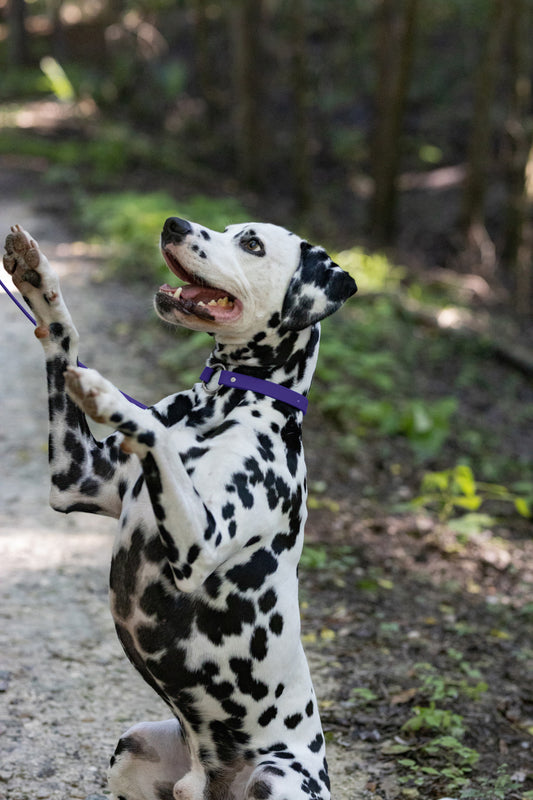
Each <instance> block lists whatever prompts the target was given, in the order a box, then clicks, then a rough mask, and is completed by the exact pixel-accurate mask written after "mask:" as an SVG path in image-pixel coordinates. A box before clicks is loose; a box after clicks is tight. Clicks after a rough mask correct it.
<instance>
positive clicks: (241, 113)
mask: <svg viewBox="0 0 533 800" xmlns="http://www.w3.org/2000/svg"><path fill="white" fill-rule="evenodd" d="M263 6H264V0H234V3H233V14H232V22H233V54H234V81H235V84H234V85H235V108H234V115H233V122H234V131H235V148H236V154H237V168H238V173H239V177H240V179H241V181H242V182H243V184H244V185H245V186H248V187H249V188H252V189H258V188H260V187H261V185H262V184H263V180H264V174H263V173H264V152H263V140H262V133H263V126H262V125H261V116H262V114H261V109H262V97H263V92H262V80H261V78H262V62H263V54H262V49H261V41H262V19H263Z"/></svg>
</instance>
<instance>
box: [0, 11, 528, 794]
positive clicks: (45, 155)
mask: <svg viewBox="0 0 533 800" xmlns="http://www.w3.org/2000/svg"><path fill="white" fill-rule="evenodd" d="M0 13H1V14H2V17H1V22H0V64H2V69H3V74H2V79H1V82H0V102H1V104H2V105H1V108H0V165H1V164H3V165H4V166H5V167H8V168H10V169H11V168H15V169H16V168H17V167H19V166H22V167H28V165H30V166H31V168H32V170H34V172H35V173H36V174H38V176H39V181H40V184H41V186H43V187H45V192H44V193H43V192H41V194H40V197H41V199H40V202H41V203H42V204H43V207H46V209H47V210H48V211H50V210H51V209H52V210H53V211H55V212H56V213H58V214H61V215H62V216H64V217H66V218H67V219H68V221H69V225H70V226H71V228H72V231H73V236H74V238H76V237H77V238H78V239H79V243H78V244H79V252H81V251H82V250H83V252H85V253H89V254H90V256H91V257H92V258H94V260H95V264H98V268H97V269H96V271H95V280H106V281H108V282H110V283H113V282H114V283H115V284H117V285H120V283H121V282H122V283H124V282H127V283H128V284H130V283H131V282H132V281H136V282H138V283H139V284H140V285H142V286H150V287H152V286H153V285H154V283H155V282H157V280H160V281H161V282H163V281H164V280H166V279H167V277H166V272H165V269H164V267H163V266H162V265H161V259H160V258H159V257H158V254H157V241H158V234H159V230H160V228H161V223H162V221H163V220H164V219H165V218H166V217H167V216H170V215H179V216H183V217H189V218H191V219H196V220H198V221H201V222H203V223H204V224H206V225H208V226H210V227H214V228H223V227H224V226H225V225H226V224H229V223H231V222H236V221H240V220H246V219H250V218H260V219H265V220H269V221H272V222H276V223H279V224H282V225H284V226H285V227H288V228H290V229H293V230H296V231H297V232H298V233H300V234H302V235H304V236H307V237H309V238H310V239H311V240H312V241H314V242H316V243H321V244H323V245H324V246H326V247H327V249H328V250H329V252H330V253H331V254H332V255H334V257H335V258H336V260H337V261H338V263H340V264H341V265H342V266H343V267H344V268H345V269H348V270H349V271H351V272H352V274H353V275H354V277H356V280H357V281H358V284H359V286H360V292H359V295H357V296H356V297H355V298H354V299H353V301H351V302H350V304H348V306H347V307H346V308H345V309H344V310H343V312H342V313H340V314H339V315H337V316H336V317H334V318H332V319H331V320H328V321H327V322H326V323H325V324H324V336H323V344H322V350H321V358H320V363H319V367H318V370H317V375H316V379H315V384H314V388H313V391H312V395H311V403H312V407H313V411H312V413H311V415H310V417H309V420H308V435H307V448H308V461H309V467H310V474H311V483H310V488H311V493H310V510H311V518H310V534H309V543H308V545H307V547H306V549H305V551H304V559H303V562H302V568H303V574H304V579H305V580H306V581H307V584H305V585H307V586H308V587H310V588H312V587H316V588H317V589H320V591H321V592H322V595H321V596H322V597H323V598H324V597H327V602H326V601H324V602H325V603H326V605H325V606H324V607H323V608H322V609H321V610H320V609H318V608H316V609H315V610H314V611H313V612H312V613H311V612H308V618H309V620H310V625H311V629H310V630H308V631H307V633H305V635H306V636H307V637H308V644H309V645H310V646H316V647H320V648H328V647H329V648H332V653H334V654H335V656H336V658H337V662H335V663H339V664H341V665H342V670H340V671H339V672H338V674H337V678H338V686H339V697H340V698H342V697H344V700H342V702H341V701H339V702H341V707H342V709H343V711H342V714H339V712H338V708H339V705H338V704H335V709H336V711H335V710H334V709H333V705H332V706H328V707H325V708H324V710H323V711H324V716H325V718H326V725H327V727H328V731H329V734H328V735H329V736H330V738H332V739H334V738H335V737H336V738H337V739H339V738H340V739H342V740H343V741H344V740H346V739H349V740H350V741H353V740H356V741H358V742H364V743H365V747H367V748H368V753H371V756H372V758H375V757H376V752H377V751H378V750H379V753H380V755H379V758H381V762H380V763H382V764H383V765H384V766H383V768H382V772H381V773H379V774H377V776H375V780H374V784H372V781H370V780H369V784H368V797H374V796H375V797H378V796H380V795H379V792H380V791H381V792H382V795H381V796H383V797H387V798H388V797H391V798H392V797H418V796H419V794H417V793H421V794H420V796H424V797H426V798H430V797H438V796H440V794H442V792H444V791H447V792H448V793H450V794H451V793H453V794H454V796H456V797H458V798H461V800H463V798H464V799H465V800H466V799H467V798H478V797H479V798H483V800H489V799H490V798H491V797H494V798H495V799H496V800H498V798H504V800H505V799H506V798H515V797H516V798H530V797H533V775H532V768H531V761H530V760H529V762H527V760H525V755H528V754H529V756H530V754H531V749H530V748H531V746H532V744H531V737H532V734H533V687H532V685H531V680H530V678H529V679H528V669H527V668H529V669H530V668H531V664H532V659H533V650H532V646H531V638H530V636H529V637H528V636H527V634H526V630H527V627H526V626H527V624H530V623H531V620H532V619H533V604H532V602H531V593H530V590H531V587H532V585H533V576H532V574H531V562H530V556H531V543H532V540H531V514H532V508H533V385H532V376H533V350H532V332H533V325H532V319H531V313H532V311H533V261H532V256H533V253H532V249H533V217H532V199H533V166H532V165H533V160H532V144H533V105H532V96H531V78H532V75H533V44H532V42H533V35H532V34H533V2H531V0H468V2H465V1H464V0H434V1H430V0H331V2H324V1H323V0H233V1H232V2H228V3H222V2H216V0H212V1H211V0H188V1H183V2H168V1H167V0H144V2H141V1H139V2H136V1H135V0H75V1H74V0H46V1H45V0H33V1H32V2H25V0H0ZM26 193H27V195H28V196H30V195H31V194H32V189H31V187H30V186H28V188H27V190H26ZM44 196H46V200H44V199H43V197H44ZM80 248H81V249H80ZM116 335H117V338H118V340H120V339H121V338H122V339H126V338H128V339H130V340H131V338H132V336H133V330H132V329H131V328H128V326H127V324H126V323H124V322H123V321H122V322H121V326H118V327H117V330H116ZM180 342H181V343H180ZM138 347H139V349H140V350H142V351H143V353H145V354H146V359H147V361H150V362H153V361H154V359H155V360H156V361H157V364H158V367H159V369H160V370H161V371H162V373H163V372H164V374H165V377H166V378H167V379H168V377H169V376H172V378H173V380H175V383H176V385H178V386H180V385H187V384H188V383H190V382H191V380H194V379H196V376H197V372H198V364H199V363H201V362H202V355H201V354H205V353H206V352H207V348H208V342H207V341H206V339H205V338H204V337H202V336H201V335H183V336H181V338H180V340H179V341H177V342H175V341H173V342H172V345H170V344H169V342H168V335H167V338H166V339H165V338H164V334H163V333H162V332H161V330H160V329H159V328H158V327H156V325H155V324H153V325H152V326H150V325H149V324H147V325H146V326H144V325H143V331H142V335H141V336H140V338H139V340H138ZM154 399H157V398H154ZM398 553H401V554H402V555H401V557H399V556H398ZM421 565H422V566H421ZM435 565H437V566H435ZM415 574H416V576H417V577H416V581H418V583H419V590H420V597H419V599H418V601H416V600H415V599H414V597H413V596H412V595H411V593H410V591H409V589H408V587H409V585H410V584H411V582H412V581H413V580H415V578H414V577H413V575H415ZM436 575H438V576H439V578H438V581H439V583H438V585H439V587H440V588H439V591H438V592H437V593H436V594H435V596H434V597H433V599H432V600H430V599H429V595H428V592H429V588H428V586H429V583H432V584H433V585H434V584H435V581H436V580H437V578H436ZM428 581H429V583H428ZM328 592H329V593H330V594H329V595H328V594H327V593H328ZM324 593H326V594H324ZM341 597H342V598H343V599H342V602H341V599H340V598H341ZM305 602H308V601H305ZM417 603H418V605H417ZM432 603H433V605H434V608H432V609H431V610H430V611H428V610H427V608H426V607H425V606H427V605H428V604H429V606H431V604H432ZM464 603H466V605H467V606H468V610H466V611H463V612H462V614H463V616H461V614H459V613H458V612H456V611H455V610H453V609H456V608H458V607H459V606H462V605H463V604H464ZM326 606H327V608H328V609H329V611H328V612H326V610H325V607H326ZM369 606H370V608H371V617H372V623H369V622H368V620H367V621H366V622H365V623H364V624H363V623H362V622H361V619H363V616H362V615H364V609H363V607H365V608H366V611H367V612H368V608H369ZM415 606H416V607H415ZM429 606H428V607H429ZM399 608H402V609H403V612H400V611H399V610H398V609H399ZM331 609H334V610H333V611H332V610H331ZM335 609H336V610H335ZM392 609H394V613H395V614H396V616H394V614H393V616H392V617H389V616H388V614H389V611H390V613H392ZM424 610H425V611H426V613H425V616H424V617H423V619H424V620H426V621H425V622H421V623H420V624H421V625H422V627H423V628H424V626H425V628H424V631H425V633H424V634H423V637H422V638H423V640H424V642H426V649H427V652H426V653H425V655H424V659H423V660H422V659H421V656H420V653H419V652H418V650H419V649H420V641H419V639H418V638H417V637H413V638H412V640H409V638H408V636H407V633H406V631H407V629H408V628H409V626H410V625H411V624H412V620H413V619H417V618H418V617H420V615H421V614H422V612H423V611H424ZM452 610H453V613H452ZM380 615H381V616H380ZM383 615H384V616H383ZM487 615H488V616H487ZM498 615H499V616H498ZM496 616H498V619H497V620H496ZM305 617H306V615H305V613H303V619H304V630H305V624H306V623H305ZM317 620H321V622H320V623H319V622H317ZM409 620H410V621H409ZM495 620H496V621H495ZM356 621H358V622H357V624H359V623H361V625H362V629H364V630H363V633H361V630H362V629H361V630H359V628H357V625H356ZM311 623H312V624H311ZM365 626H366V627H365ZM357 630H359V634H357ZM351 636H353V637H354V639H353V641H352V640H351V639H350V637H351ZM358 636H359V638H358ZM360 636H363V638H365V637H366V638H365V646H364V648H365V653H366V655H365V656H363V657H366V658H367V660H368V663H369V664H370V663H374V667H375V669H374V677H373V678H369V679H368V682H367V684H366V685H365V686H363V687H361V686H360V685H356V681H355V679H354V681H353V684H354V685H353V686H351V685H350V679H349V678H347V674H351V673H350V669H351V666H350V664H351V661H350V658H352V657H353V654H354V653H358V652H359V650H360V649H361V643H360ZM443 637H444V640H445V641H446V646H445V647H443V646H442V641H443ZM339 642H340V643H341V644H342V647H341V651H342V652H340V651H339V649H338V648H339V646H340V645H339ZM348 643H350V647H348ZM370 643H372V647H374V646H375V649H372V647H371V646H370ZM398 648H400V649H401V651H402V659H403V661H402V663H403V665H404V667H405V669H404V671H403V672H401V670H400V671H398V670H396V673H395V684H394V688H393V689H390V688H389V689H386V684H387V681H386V680H385V679H384V677H383V675H384V674H385V672H386V661H387V658H384V650H387V651H388V652H389V654H390V653H396V652H397V649H398ZM413 648H414V650H415V651H417V652H413ZM417 649H418V650H417ZM350 654H351V655H350ZM359 657H360V656H359ZM391 657H392V656H391ZM343 659H344V660H343ZM378 662H379V663H380V665H381V666H380V667H379V668H378V667H377V666H376V664H377V663H378ZM511 662H513V664H514V665H515V666H513V667H511V666H510V663H511ZM415 664H417V665H418V669H417V668H415V667H414V666H413V665H415ZM516 664H518V665H519V666H518V667H516ZM347 665H348V666H347ZM524 665H527V668H526V669H524ZM484 666H485V667H486V670H487V671H490V673H491V675H492V683H491V679H489V678H488V676H487V675H486V674H485V673H484V669H483V667H484ZM347 669H348V673H347V671H346V670H347ZM370 672H371V670H370V671H369V674H370ZM400 673H401V674H400ZM529 674H530V673H529ZM339 676H340V677H339ZM505 676H507V677H505ZM439 681H441V683H440V684H439ZM347 684H348V688H347ZM476 687H477V688H476ZM502 687H503V688H502ZM346 697H347V699H346ZM391 698H392V700H391ZM509 698H512V699H509ZM337 699H338V698H337ZM342 703H344V705H342ZM457 706H459V708H458V707H457ZM391 708H392V709H393V713H392V712H391ZM483 715H484V716H483ZM481 718H483V720H484V721H483V726H484V730H485V732H486V731H489V732H490V735H489V738H488V740H485V739H483V737H481V736H480V735H479V732H478V733H477V734H476V730H475V728H476V724H479V720H480V719H481ZM391 719H393V722H392V723H391ZM370 720H372V723H371V731H370V732H369V725H370V722H369V721H370ZM474 720H477V723H476V724H474ZM394 726H396V727H394ZM395 733H396V735H395ZM373 736H374V738H372V737H373ZM350 737H351V738H350ZM395 748H396V749H395ZM359 757H360V758H363V756H361V755H360V756H359ZM391 759H394V766H391V764H392V762H391ZM528 764H529V766H528ZM391 774H392V775H393V778H394V780H393V782H392V783H391V780H392V779H391V777H390V776H391ZM387 776H388V777H387ZM487 776H489V777H487ZM387 780H388V781H389V783H388V784H387V786H388V787H389V788H386V787H385V784H386V783H387ZM380 781H381V783H380ZM483 781H485V783H483ZM380 786H381V788H380ZM384 787H385V788H384ZM391 787H393V788H391ZM489 787H490V791H492V792H493V794H490V792H489ZM387 792H388V793H387ZM395 792H396V794H395ZM409 793H410V794H409Z"/></svg>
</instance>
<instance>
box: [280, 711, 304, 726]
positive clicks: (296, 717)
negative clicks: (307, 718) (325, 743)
mask: <svg viewBox="0 0 533 800" xmlns="http://www.w3.org/2000/svg"><path fill="white" fill-rule="evenodd" d="M302 719H303V717H302V715H301V714H291V715H290V716H288V717H285V719H284V720H283V724H284V725H285V727H286V728H289V730H292V729H293V728H296V727H297V726H298V725H299V724H300V722H301V721H302Z"/></svg>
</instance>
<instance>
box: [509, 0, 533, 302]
mask: <svg viewBox="0 0 533 800" xmlns="http://www.w3.org/2000/svg"><path fill="white" fill-rule="evenodd" d="M508 12H509V19H508V25H509V27H508V38H507V43H506V44H507V51H508V54H509V55H508V57H509V85H510V92H509V94H510V100H511V102H510V109H509V114H508V117H507V122H506V126H505V134H506V138H505V150H504V156H505V182H506V185H507V209H506V211H507V215H506V220H505V229H504V240H503V249H502V260H503V261H504V263H505V264H506V265H507V267H508V268H509V270H510V272H511V275H512V279H513V285H514V295H515V302H516V309H517V311H518V312H519V313H521V314H527V313H528V312H529V311H530V310H531V300H532V296H531V290H532V248H531V246H532V236H533V231H532V230H531V223H530V222H529V220H528V213H527V212H528V206H529V202H528V196H527V188H526V170H527V165H528V161H529V157H530V151H531V146H532V143H533V142H532V135H531V125H530V120H529V107H530V101H531V79H530V60H529V58H528V44H529V35H528V34H529V33H530V31H531V25H530V14H529V8H528V7H527V5H526V2H525V0H508ZM526 37H527V38H526Z"/></svg>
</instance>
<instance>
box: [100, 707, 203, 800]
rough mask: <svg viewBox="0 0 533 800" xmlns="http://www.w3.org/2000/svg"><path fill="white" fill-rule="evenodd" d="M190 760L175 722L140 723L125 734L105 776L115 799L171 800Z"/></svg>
mask: <svg viewBox="0 0 533 800" xmlns="http://www.w3.org/2000/svg"><path fill="white" fill-rule="evenodd" d="M190 765H191V758H190V755H189V751H188V748H187V745H186V744H185V741H184V739H183V736H182V732H181V728H180V724H179V722H178V721H177V720H176V719H168V720H165V721H164V722H140V723H139V724H138V725H134V726H133V727H132V728H130V729H129V730H128V731H126V733H124V734H123V735H122V736H121V737H120V739H119V741H118V744H117V747H116V749H115V752H114V754H113V755H112V756H111V761H110V766H109V770H108V773H107V779H108V783H109V788H110V789H111V791H112V793H113V797H114V798H115V800H174V794H173V789H174V785H175V784H176V783H177V782H178V781H179V780H180V779H181V778H183V776H184V775H185V774H186V773H188V772H189V770H190Z"/></svg>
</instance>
